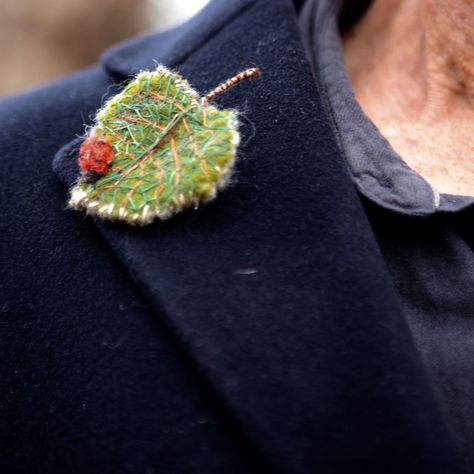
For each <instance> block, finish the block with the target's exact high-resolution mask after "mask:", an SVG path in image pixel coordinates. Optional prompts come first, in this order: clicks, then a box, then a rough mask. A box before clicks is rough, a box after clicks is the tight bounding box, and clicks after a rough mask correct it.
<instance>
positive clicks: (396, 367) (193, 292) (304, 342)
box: [54, 0, 456, 473]
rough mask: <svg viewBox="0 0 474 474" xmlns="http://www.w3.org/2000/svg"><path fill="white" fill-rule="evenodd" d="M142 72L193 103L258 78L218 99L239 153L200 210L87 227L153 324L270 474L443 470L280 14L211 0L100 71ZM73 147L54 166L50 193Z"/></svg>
mask: <svg viewBox="0 0 474 474" xmlns="http://www.w3.org/2000/svg"><path fill="white" fill-rule="evenodd" d="M155 61H157V62H161V63H164V64H165V65H167V66H169V67H172V68H175V69H177V70H178V71H179V72H180V73H181V74H183V76H184V77H185V78H186V79H188V80H189V81H190V82H191V84H193V86H194V87H195V88H196V89H197V90H199V91H201V92H205V91H207V90H209V89H211V88H212V87H214V86H215V85H216V84H218V83H219V82H221V81H222V80H224V79H226V78H228V77H230V76H231V75H233V74H234V73H236V72H238V71H239V70H242V69H244V68H246V67H248V66H251V65H258V66H260V67H261V68H262V71H263V75H262V78H261V79H259V80H256V81H253V82H252V83H249V84H246V85H242V86H240V87H237V88H235V89H233V90H231V91H229V92H228V93H226V94H225V95H223V96H222V97H221V98H220V99H219V100H220V104H221V105H222V106H225V107H236V108H238V109H239V110H240V111H241V118H242V124H243V125H242V129H241V132H242V137H243V143H242V145H241V147H240V150H239V155H240V157H239V160H238V164H237V171H238V172H237V176H236V179H235V182H234V184H233V185H231V186H230V187H229V188H228V189H227V190H225V191H223V192H221V194H220V195H219V196H218V197H217V199H216V201H214V202H213V203H211V204H208V205H206V206H204V207H202V208H200V209H199V211H189V212H186V213H183V214H181V215H179V216H176V217H174V218H172V219H170V220H169V221H165V222H163V223H156V224H153V225H151V226H149V227H147V228H132V227H127V226H125V225H119V224H111V223H108V222H96V223H95V225H97V226H98V228H99V229H100V231H101V232H102V234H103V235H104V237H105V238H106V239H107V241H108V242H109V243H110V245H111V246H112V248H113V249H114V250H115V252H116V254H117V255H118V257H119V258H120V259H121V261H122V262H123V264H124V265H125V267H126V268H127V270H128V271H129V273H130V275H131V276H132V277H133V278H134V280H135V281H136V282H137V284H138V285H139V286H140V287H141V288H142V290H143V292H144V293H145V295H146V296H147V297H148V299H149V301H150V302H151V304H152V305H153V306H154V308H155V309H156V317H157V318H160V319H161V320H162V321H163V322H164V323H165V324H166V325H167V327H168V328H169V330H170V333H171V334H172V335H173V337H174V338H175V340H176V341H177V343H179V344H180V345H181V347H182V348H183V350H184V351H185V352H186V353H187V355H188V357H189V359H190V360H191V361H192V363H193V364H194V365H195V366H196V367H197V369H198V370H199V373H200V374H201V376H202V377H203V379H205V380H206V381H207V383H208V384H209V386H210V387H211V389H212V390H213V391H214V393H215V394H216V395H217V396H218V397H219V399H220V400H221V402H222V403H223V404H224V405H225V406H226V408H227V410H228V411H229V413H230V414H231V416H232V417H233V419H234V420H235V423H236V425H238V427H239V429H241V430H242V431H243V432H244V433H245V435H246V436H247V437H248V438H249V440H250V441H251V442H252V443H253V444H254V445H255V447H256V448H257V449H258V451H259V453H260V454H261V455H262V456H263V457H264V458H265V459H266V460H267V462H268V463H269V464H271V465H274V466H277V467H278V468H279V470H281V471H282V472H288V473H290V472H292V473H293V472H294V473H296V472H297V473H305V472H315V470H318V469H319V470H320V471H321V472H355V471H354V469H353V468H354V466H363V467H364V469H365V470H364V472H377V471H378V472H380V471H381V470H382V471H384V472H415V471H416V472H430V473H435V472H440V473H441V472H456V468H455V466H454V460H453V457H452V453H451V451H450V449H449V447H448V446H449V440H448V436H447V433H446V431H445V426H444V425H443V423H442V421H441V419H440V415H439V412H438V408H437V406H436V405H435V403H434V398H433V392H432V390H431V388H430V387H429V384H428V381H427V377H426V373H425V372H424V371H423V368H422V365H421V362H420V359H419V356H418V354H417V353H416V351H415V348H414V346H413V342H412V339H411V337H410V333H409V330H408V327H407V325H406V323H405V321H404V319H403V315H402V314H401V312H400V309H399V306H398V301H397V299H396V297H395V294H394V291H393V288H392V286H391V284H390V282H389V277H388V275H387V273H386V269H385V266H384V263H383V261H382V258H381V255H380V252H379V250H378V248H377V244H376V242H375V239H374V236H373V234H372V233H371V230H370V228H369V225H368V222H367V221H366V218H365V215H364V212H363V209H362V207H361V204H360V202H359V200H358V197H357V195H356V192H355V190H354V188H353V186H352V185H351V181H350V178H349V176H348V174H347V172H346V170H345V168H344V165H343V159H342V157H341V154H340V151H339V150H338V148H337V145H336V140H335V137H334V135H333V132H332V129H331V127H330V125H329V119H328V116H327V113H326V111H325V110H324V107H323V105H322V104H321V102H320V98H319V95H318V90H317V87H316V84H317V82H316V83H315V81H314V78H313V77H312V75H311V70H310V67H309V64H308V62H307V60H306V58H305V54H304V51H303V48H302V44H301V40H300V37H299V31H298V25H297V17H296V14H295V10H294V6H293V4H292V3H291V1H290V0H232V1H229V0H218V1H214V2H212V3H211V4H210V5H209V6H208V7H207V8H206V9H204V10H203V11H202V12H201V14H200V15H198V16H197V17H196V18H194V19H193V20H191V22H190V23H188V24H185V25H183V26H180V27H178V28H177V29H176V30H172V31H169V32H165V33H162V34H158V35H150V36H146V37H144V38H141V39H137V40H133V41H131V42H129V43H125V44H122V45H119V46H117V47H115V48H112V49H111V50H109V51H108V52H106V53H105V54H104V56H103V58H102V62H103V65H104V67H105V68H106V70H107V71H108V72H109V73H110V74H111V75H112V76H113V77H114V78H116V79H117V80H122V79H124V78H125V77H127V76H129V75H130V74H133V73H134V72H136V71H137V70H139V69H143V68H152V67H154V62H155ZM78 132H79V133H80V132H81V131H78ZM74 146H75V145H74V144H72V145H69V146H67V147H65V148H64V149H63V150H61V151H60V152H58V154H57V155H56V157H55V162H54V168H55V170H56V172H57V173H58V174H59V175H60V177H61V178H62V179H63V181H65V182H66V183H67V184H70V183H71V180H72V179H73V177H74V176H75V173H77V170H76V164H75V156H74V153H73V152H71V150H72V151H74ZM164 363H166V361H164ZM381 462H384V463H387V465H388V467H389V468H387V469H384V468H383V467H381V466H382V465H381V464H380V463H381Z"/></svg>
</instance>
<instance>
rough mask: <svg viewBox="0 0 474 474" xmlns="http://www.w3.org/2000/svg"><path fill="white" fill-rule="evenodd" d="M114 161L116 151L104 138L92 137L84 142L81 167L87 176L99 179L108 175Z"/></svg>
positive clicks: (80, 153) (80, 157)
mask: <svg viewBox="0 0 474 474" xmlns="http://www.w3.org/2000/svg"><path fill="white" fill-rule="evenodd" d="M113 159H114V149H113V148H112V145H111V144H110V143H109V142H108V141H107V140H105V139H104V138H103V137H100V136H97V135H92V136H90V137H87V138H86V139H85V140H84V141H83V142H82V146H81V149H80V151H79V167H80V168H81V170H82V172H83V173H84V174H85V175H86V176H88V177H98V176H102V175H103V174H105V173H107V171H108V170H109V168H110V166H111V164H112V160H113Z"/></svg>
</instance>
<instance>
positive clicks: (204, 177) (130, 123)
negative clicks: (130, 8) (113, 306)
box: [69, 66, 260, 225]
mask: <svg viewBox="0 0 474 474" xmlns="http://www.w3.org/2000/svg"><path fill="white" fill-rule="evenodd" d="M259 74H260V71H259V69H258V68H251V69H247V70H246V71H243V72H241V73H240V74H237V75H236V76H234V77H233V78H231V79H229V80H228V81H226V82H224V83H222V84H221V85H219V86H218V87H217V88H216V89H214V90H213V91H211V92H210V93H209V94H207V95H206V96H205V97H203V98H200V97H199V95H198V93H197V92H196V91H195V90H193V89H192V88H191V87H190V85H189V84H188V83H187V82H186V81H185V80H184V79H183V78H182V77H180V76H179V75H178V74H176V73H174V72H172V71H170V70H169V69H167V68H165V67H164V66H158V68H157V69H156V70H154V71H151V72H148V71H147V72H141V73H139V74H138V75H137V76H136V77H135V78H134V79H133V80H131V81H130V82H129V83H128V85H127V86H126V87H125V88H124V89H123V90H122V92H120V93H119V94H117V95H116V96H114V97H112V98H111V99H109V100H108V101H107V102H106V103H105V105H104V106H103V108H102V109H101V110H99V112H98V113H97V116H96V119H95V124H94V126H93V127H92V128H91V129H90V130H89V132H88V134H87V136H86V137H85V139H84V141H83V142H82V146H81V148H80V150H79V167H80V169H81V176H80V178H79V180H78V181H77V182H76V184H75V185H74V186H73V187H72V189H71V193H70V199H69V207H71V208H73V209H77V210H85V211H86V212H87V213H88V214H93V215H96V216H99V217H101V218H105V219H110V220H117V221H124V222H127V223H130V224H135V225H145V224H149V223H151V222H153V221H154V220H155V219H166V218H168V217H170V216H172V215H174V214H176V213H178V212H180V211H181V210H183V209H184V208H187V207H195V208H197V207H198V206H199V204H201V203H205V202H207V201H210V200H212V199H214V197H215V196H216V193H217V191H218V190H219V189H221V188H223V187H224V186H225V185H226V184H227V183H228V181H229V178H230V176H231V173H232V170H233V166H234V162H235V157H236V150H237V147H238V145H239V132H238V119H237V114H236V112H235V111H234V110H229V109H219V108H217V107H215V106H213V105H210V104H209V102H210V101H211V100H212V99H214V98H215V97H217V96H218V95H220V94H221V93H223V92H224V91H226V90H227V89H229V88H230V87H232V86H234V85H235V84H237V83H239V82H241V81H242V80H244V79H247V78H249V77H254V76H258V75H259Z"/></svg>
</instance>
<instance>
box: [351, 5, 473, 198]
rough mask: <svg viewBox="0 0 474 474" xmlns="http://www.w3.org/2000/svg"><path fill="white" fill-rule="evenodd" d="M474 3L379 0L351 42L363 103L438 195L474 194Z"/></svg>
mask: <svg viewBox="0 0 474 474" xmlns="http://www.w3.org/2000/svg"><path fill="white" fill-rule="evenodd" d="M473 25H474V2H473V1H472V0H375V1H374V2H373V4H372V5H371V7H370V9H369V11H368V12H367V13H366V14H365V15H364V17H363V18H362V19H361V20H360V21H359V22H358V23H357V25H355V27H354V28H353V29H352V30H351V31H349V32H348V33H347V34H346V35H345V37H344V38H343V47H344V54H345V59H346V65H347V70H348V74H349V77H350V80H351V82H352V85H353V89H354V92H355V96H356V99H357V100H358V102H359V103H360V105H361V107H362V109H363V110H364V112H365V113H366V114H367V116H368V117H369V118H370V119H371V120H372V121H373V122H374V123H375V125H376V126H377V127H378V128H379V130H380V132H381V133H382V134H383V135H384V136H385V137H386V138H387V139H388V141H389V142H390V144H391V146H392V147H393V148H394V149H395V151H396V152H397V153H398V154H399V155H400V156H401V157H402V159H403V160H404V161H405V162H406V163H407V164H408V165H409V166H410V167H411V168H412V169H414V170H415V171H417V172H418V173H419V174H420V175H421V176H423V177H424V178H425V179H426V180H427V181H428V182H429V183H430V184H431V185H432V186H433V188H435V189H436V190H437V191H438V192H442V193H448V194H459V195H468V196H474V26H473Z"/></svg>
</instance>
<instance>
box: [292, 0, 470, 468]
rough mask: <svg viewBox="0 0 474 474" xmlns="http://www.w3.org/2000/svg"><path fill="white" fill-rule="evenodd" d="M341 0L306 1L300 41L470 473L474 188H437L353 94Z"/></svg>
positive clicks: (301, 19)
mask: <svg viewBox="0 0 474 474" xmlns="http://www.w3.org/2000/svg"><path fill="white" fill-rule="evenodd" d="M344 4H347V2H345V3H344V2H341V1H332V0H311V1H310V2H308V3H307V4H306V5H305V8H304V10H303V12H302V15H301V16H300V25H301V29H302V34H303V38H304V43H305V44H306V45H307V51H308V54H309V57H310V59H311V62H312V65H313V68H314V69H315V70H317V71H318V73H319V77H320V78H321V86H322V89H323V90H324V93H323V94H322V97H323V98H325V99H326V102H327V107H328V109H330V112H331V116H332V117H333V118H334V121H333V124H334V130H335V133H336V135H337V136H338V137H339V144H340V146H341V149H342V152H343V155H344V157H345V161H346V163H347V164H348V170H349V171H350V173H351V177H352V179H353V181H354V184H355V185H356V186H357V188H358V191H359V192H360V193H361V194H362V195H363V196H364V198H363V202H364V204H365V208H366V211H367V215H368V218H369V221H370V223H371V226H372V228H373V230H374V232H375V235H376V237H377V240H378V242H379V244H380V246H381V248H382V252H383V254H384V257H385V260H386V262H387V265H388V267H389V269H390V274H391V276H392V279H393V281H394V283H395V286H396V289H397V292H398V294H399V297H400V302H401V304H402V309H403V313H404V315H405V317H406V319H407V321H408V323H409V326H410V329H411V331H412V334H413V337H414V340H415V343H416V345H417V347H418V349H419V351H420V354H421V356H422V360H423V362H424V364H425V366H426V367H427V369H428V371H429V373H430V375H431V378H432V381H433V385H434V387H435V390H436V393H437V396H438V399H439V401H440V404H441V407H442V411H443V413H444V415H445V417H446V420H447V422H448V424H449V427H450V429H451V432H452V435H453V437H454V438H455V440H456V447H457V449H458V452H459V457H460V459H461V460H462V462H463V465H464V471H465V472H466V473H471V472H474V448H473V447H474V397H473V396H472V395H473V393H474V253H473V246H474V235H473V229H474V227H473V226H472V222H473V218H474V206H473V203H474V197H472V196H450V195H446V194H439V193H436V192H434V191H433V190H432V189H431V186H430V185H429V183H427V182H426V181H425V180H424V179H423V178H422V177H421V176H420V175H418V173H416V172H415V171H414V170H412V169H410V168H409V167H408V166H407V164H406V163H405V162H404V161H403V160H402V158H401V157H400V156H399V155H397V153H396V152H395V151H394V150H393V149H392V148H391V147H390V145H389V143H388V142H387V141H386V140H385V139H384V138H383V137H382V136H381V134H380V132H379V131H378V129H377V128H376V126H375V125H374V124H373V123H372V122H371V120H370V119H369V118H368V117H367V116H366V115H365V114H364V113H363V111H362V110H361V108H360V106H359V104H358V103H357V102H356V100H355V98H354V93H353V90H352V87H351V85H350V81H349V78H348V76H347V72H346V68H345V64H344V57H343V51H342V47H341V34H340V32H339V26H340V23H339V22H338V20H339V14H340V12H341V8H342V7H343V6H344ZM338 23H339V25H338ZM348 26H349V24H347V22H346V28H347V27H348Z"/></svg>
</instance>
